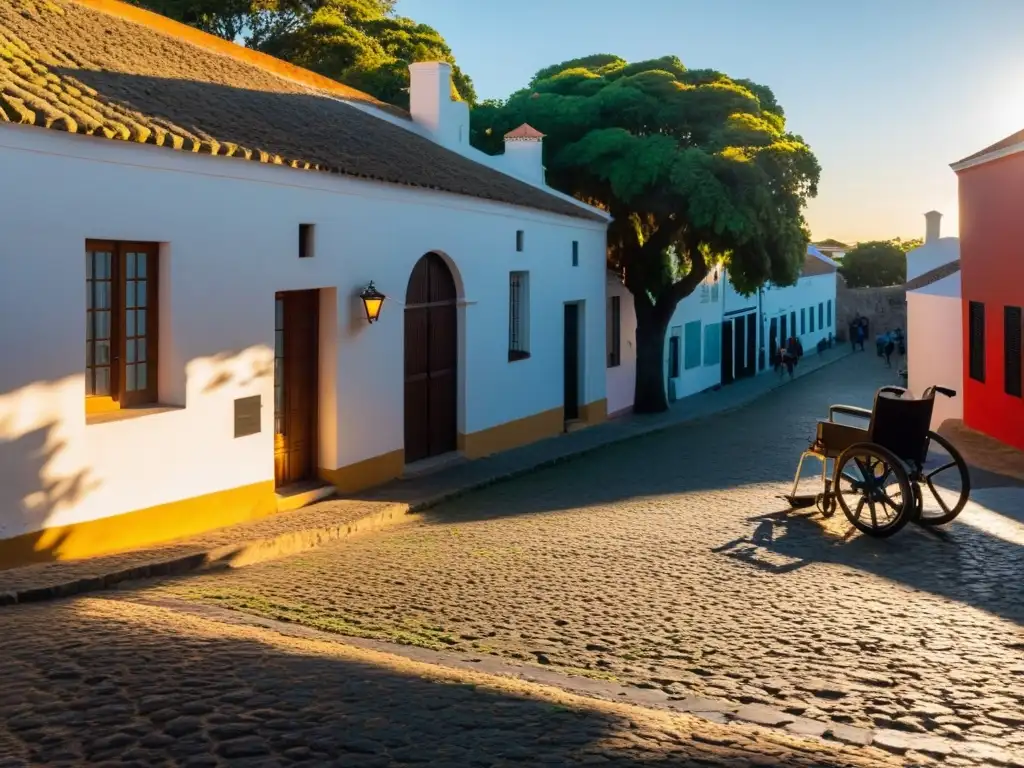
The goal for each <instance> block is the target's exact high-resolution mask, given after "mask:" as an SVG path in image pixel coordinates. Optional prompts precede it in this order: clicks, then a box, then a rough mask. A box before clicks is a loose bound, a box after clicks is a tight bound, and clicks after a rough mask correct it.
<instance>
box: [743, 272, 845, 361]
mask: <svg viewBox="0 0 1024 768" xmlns="http://www.w3.org/2000/svg"><path fill="white" fill-rule="evenodd" d="M828 301H831V302H832V318H831V322H828V314H827V302H828ZM820 303H825V304H826V309H825V312H824V317H825V319H826V323H825V326H824V327H821V326H820V325H819V323H818V304H820ZM761 307H762V313H763V314H762V318H761V320H762V322H761V331H760V332H761V338H763V339H764V350H765V356H766V359H767V355H768V350H769V343H768V341H767V334H768V332H769V328H770V327H771V325H770V323H771V319H772V318H773V317H774V318H781V317H782V316H783V315H785V316H787V317H791V314H792V313H793V312H796V322H797V330H796V332H794V330H793V329H792V328H788V329H787V330H788V333H789V335H790V336H793V335H795V336H798V337H799V339H800V342H801V343H802V344H803V346H804V354H805V355H813V354H815V353H816V352H817V344H818V342H819V341H820V340H822V339H827V338H828V337H829V334H830V333H831V334H832V336H833V338H834V337H835V333H836V276H835V273H829V274H824V275H814V276H811V277H801V278H800V279H799V280H798V281H797V282H796V284H795V285H791V286H787V287H785V288H779V287H778V286H766V287H765V289H764V291H763V293H762V295H761ZM812 307H813V311H814V331H813V332H812V331H811V330H810V318H809V317H808V318H807V324H806V326H804V331H803V332H800V331H799V329H800V327H801V326H800V310H801V309H803V310H806V311H808V312H809V311H811V308H812ZM780 323H781V320H780V321H779V322H778V323H777V325H776V327H777V328H778V329H779V330H781V325H780ZM787 324H788V321H787ZM777 332H778V331H777ZM758 341H759V343H760V341H761V339H760V338H759V339H758ZM759 348H760V347H759ZM765 370H766V371H767V370H771V363H770V361H768V362H767V364H766V366H765Z"/></svg>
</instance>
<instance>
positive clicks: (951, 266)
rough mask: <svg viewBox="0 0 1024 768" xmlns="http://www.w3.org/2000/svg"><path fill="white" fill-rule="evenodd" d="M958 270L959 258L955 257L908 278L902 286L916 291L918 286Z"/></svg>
mask: <svg viewBox="0 0 1024 768" xmlns="http://www.w3.org/2000/svg"><path fill="white" fill-rule="evenodd" d="M959 271H960V260H959V259H957V260H956V261H951V262H949V263H948V264H943V265H942V266H941V267H936V268H935V269H929V270H928V271H927V272H924V273H922V274H920V275H918V276H917V277H915V278H914V279H913V280H908V281H907V282H906V283H904V285H903V287H904V288H906V289H907V290H908V291H916V290H917V289H918V288H924V287H925V286H926V285H931V284H932V283H937V282H939V280H942V279H943V278H945V277H949V276H950V275H955V274H956V273H957V272H959Z"/></svg>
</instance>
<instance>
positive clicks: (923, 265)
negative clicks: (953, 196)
mask: <svg viewBox="0 0 1024 768" xmlns="http://www.w3.org/2000/svg"><path fill="white" fill-rule="evenodd" d="M941 217H942V214H940V213H939V212H937V211H929V212H928V213H926V214H925V221H926V225H925V240H924V243H923V244H922V245H921V246H919V247H917V248H915V249H914V250H912V251H909V252H908V253H907V283H906V288H907V373H908V382H907V386H908V387H909V389H910V391H911V392H912V393H914V394H915V395H918V396H920V395H921V393H922V392H924V390H925V389H927V388H928V387H931V386H936V385H938V386H944V387H950V388H951V389H954V390H956V392H957V396H956V397H954V398H946V397H937V398H936V399H935V410H934V411H933V412H932V428H933V429H936V428H938V427H939V425H941V424H942V422H944V421H946V420H947V419H962V418H963V384H964V382H963V303H962V299H961V290H960V239H959V238H956V237H940V220H941Z"/></svg>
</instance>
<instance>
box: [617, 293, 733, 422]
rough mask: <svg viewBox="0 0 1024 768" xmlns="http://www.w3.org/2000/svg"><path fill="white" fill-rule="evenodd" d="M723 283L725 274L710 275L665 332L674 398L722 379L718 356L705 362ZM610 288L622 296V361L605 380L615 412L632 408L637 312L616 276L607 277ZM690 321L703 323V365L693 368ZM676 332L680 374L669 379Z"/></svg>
mask: <svg viewBox="0 0 1024 768" xmlns="http://www.w3.org/2000/svg"><path fill="white" fill-rule="evenodd" d="M724 282H725V280H724V278H722V277H719V278H718V280H717V282H716V280H715V279H714V276H709V277H708V278H707V279H706V280H705V281H704V282H703V283H702V284H701V285H700V286H698V287H697V290H696V291H694V292H693V293H692V294H690V295H689V296H687V297H686V298H685V299H683V300H682V301H681V302H679V304H678V305H677V306H676V309H675V312H674V313H673V314H672V319H671V320H670V321H669V324H668V331H667V332H666V334H665V351H664V371H665V383H666V392H668V393H669V394H670V396H671V395H673V394H674V396H675V399H682V398H684V397H687V396H689V395H692V394H696V393H697V392H701V391H703V390H705V389H707V388H708V387H713V386H714V385H715V384H718V383H719V382H720V381H721V378H722V369H721V364H720V362H718V357H717V356H713V357H712V358H711V359H712V360H713V361H714V362H710V363H705V356H704V352H705V344H704V340H705V334H706V330H705V329H706V328H707V326H709V325H715V324H721V321H722V306H723V304H724V288H723V284H724ZM607 290H608V297H609V299H610V298H611V297H612V296H619V297H620V298H619V300H620V306H621V312H622V320H621V334H622V339H621V347H620V349H621V364H620V365H618V366H616V367H611V368H608V371H607V383H606V389H607V393H608V395H607V396H608V413H609V414H612V415H616V414H619V413H622V412H625V411H628V410H629V409H630V408H632V406H633V394H634V392H635V391H636V311H635V309H634V307H633V295H632V294H631V293H630V292H629V291H628V290H626V287H625V286H624V285H622V282H621V281H620V280H619V279H618V278H617V277H615V276H614V275H611V274H609V276H608V282H607ZM690 322H698V323H700V343H699V345H698V346H699V352H700V365H699V366H695V367H693V368H687V367H686V338H685V334H686V330H685V329H686V324H687V323H690ZM676 332H678V333H679V334H680V336H681V342H680V350H679V354H680V363H679V376H677V377H672V378H670V377H669V373H670V370H669V349H670V344H671V341H670V339H671V337H672V335H673V333H676ZM718 338H720V337H718ZM719 355H720V350H719Z"/></svg>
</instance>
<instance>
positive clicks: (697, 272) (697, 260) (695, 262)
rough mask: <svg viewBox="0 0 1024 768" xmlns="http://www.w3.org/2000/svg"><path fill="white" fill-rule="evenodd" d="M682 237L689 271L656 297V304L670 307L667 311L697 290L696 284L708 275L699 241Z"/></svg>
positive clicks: (672, 309)
mask: <svg viewBox="0 0 1024 768" xmlns="http://www.w3.org/2000/svg"><path fill="white" fill-rule="evenodd" d="M683 239H684V241H685V242H686V252H687V255H688V256H689V259H690V271H689V272H687V273H686V277H684V278H683V279H682V280H680V281H678V282H676V283H673V284H672V285H670V286H669V287H668V288H666V289H665V290H664V291H662V293H661V295H660V296H659V297H658V304H659V305H661V304H662V303H664V304H665V306H666V307H670V309H669V312H672V311H674V310H675V307H676V304H678V303H679V302H680V301H682V300H683V299H685V298H686V297H687V296H689V295H690V294H691V293H693V292H694V291H695V290H697V286H698V285H700V284H701V283H702V282H703V281H704V278H706V277H707V276H708V265H707V262H706V261H704V255H703V254H702V253H701V252H700V245H699V243H695V242H692V240H691V239H690V238H687V237H685V236H684V238H683Z"/></svg>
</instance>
